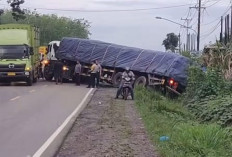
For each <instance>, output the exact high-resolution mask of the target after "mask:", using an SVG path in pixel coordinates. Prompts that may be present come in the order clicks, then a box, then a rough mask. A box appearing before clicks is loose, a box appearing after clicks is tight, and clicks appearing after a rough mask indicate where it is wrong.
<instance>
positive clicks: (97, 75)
mask: <svg viewBox="0 0 232 157" xmlns="http://www.w3.org/2000/svg"><path fill="white" fill-rule="evenodd" d="M95 62H96V71H97V73H96V79H97V84H96V86H97V88H99V83H100V78H101V74H102V67H101V64H100V63H99V62H98V60H96V61H95Z"/></svg>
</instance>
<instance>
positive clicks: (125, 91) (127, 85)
mask: <svg viewBox="0 0 232 157" xmlns="http://www.w3.org/2000/svg"><path fill="white" fill-rule="evenodd" d="M130 87H131V78H130V77H126V78H125V82H124V84H123V87H122V96H123V99H124V100H127V98H128V96H129V94H130Z"/></svg>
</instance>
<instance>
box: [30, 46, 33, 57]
mask: <svg viewBox="0 0 232 157" xmlns="http://www.w3.org/2000/svg"><path fill="white" fill-rule="evenodd" d="M30 55H34V49H33V47H30Z"/></svg>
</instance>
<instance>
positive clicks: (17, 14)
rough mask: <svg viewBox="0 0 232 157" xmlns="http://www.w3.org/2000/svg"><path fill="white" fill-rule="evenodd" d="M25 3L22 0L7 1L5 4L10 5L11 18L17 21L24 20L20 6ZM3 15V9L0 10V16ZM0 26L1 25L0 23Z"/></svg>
mask: <svg viewBox="0 0 232 157" xmlns="http://www.w3.org/2000/svg"><path fill="white" fill-rule="evenodd" d="M24 2H25V1H24V0H7V3H8V4H10V6H11V8H12V9H11V10H12V12H11V14H12V16H13V18H14V19H15V20H16V21H18V20H19V19H24V18H25V16H24V14H25V12H24V10H22V9H21V8H20V5H21V4H23V3H24ZM3 13H4V10H3V9H0V16H1V15H2V14H3ZM0 24H1V23H0Z"/></svg>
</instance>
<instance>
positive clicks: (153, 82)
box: [45, 38, 189, 95]
mask: <svg viewBox="0 0 232 157" xmlns="http://www.w3.org/2000/svg"><path fill="white" fill-rule="evenodd" d="M54 48H55V49H54ZM48 54H49V55H48V56H51V57H50V58H48V59H49V60H48V61H47V63H48V64H47V65H46V66H45V78H47V79H48V80H51V79H52V77H53V68H54V62H55V61H57V59H59V60H62V61H63V62H64V67H63V78H64V79H74V77H73V73H74V67H75V64H76V61H79V62H81V64H82V73H81V76H82V78H83V77H84V78H85V77H89V76H90V75H89V73H88V72H89V68H90V66H91V62H92V61H94V60H98V61H99V62H100V64H101V66H102V75H101V80H102V81H104V82H107V83H110V84H112V85H113V86H116V87H117V86H118V85H119V84H120V81H121V74H122V72H123V71H124V69H125V67H129V68H130V70H132V71H133V72H134V73H135V76H136V80H135V85H142V86H147V85H148V86H158V87H162V88H163V89H165V91H170V92H172V93H175V94H178V95H179V94H181V93H182V92H183V90H184V89H185V87H186V84H187V69H188V66H189V59H187V58H186V57H183V56H181V55H178V54H174V53H168V52H159V51H153V50H144V49H140V48H134V47H127V46H121V45H116V44H111V43H105V42H101V41H96V40H89V39H79V38H63V39H62V41H61V42H58V41H55V42H51V43H49V45H48Z"/></svg>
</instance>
